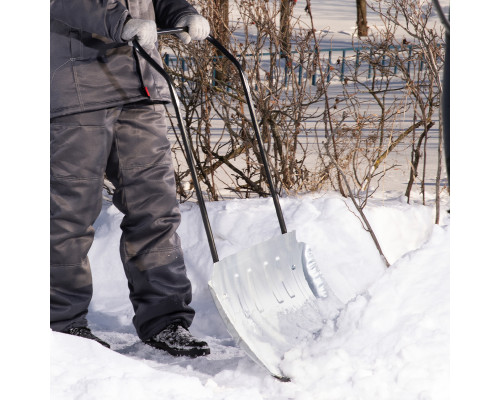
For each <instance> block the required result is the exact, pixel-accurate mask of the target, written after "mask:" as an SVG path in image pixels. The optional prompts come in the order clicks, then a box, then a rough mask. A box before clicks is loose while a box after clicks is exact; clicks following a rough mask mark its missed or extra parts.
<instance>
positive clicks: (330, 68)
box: [326, 50, 332, 82]
mask: <svg viewBox="0 0 500 400" xmlns="http://www.w3.org/2000/svg"><path fill="white" fill-rule="evenodd" d="M331 70H332V51H331V50H329V51H328V75H327V76H326V81H327V82H330V79H331V75H330V73H331Z"/></svg>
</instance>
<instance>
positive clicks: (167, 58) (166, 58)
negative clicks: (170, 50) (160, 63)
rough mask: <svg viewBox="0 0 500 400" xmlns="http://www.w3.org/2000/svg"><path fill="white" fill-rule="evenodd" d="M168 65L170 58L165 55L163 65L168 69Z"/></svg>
mask: <svg viewBox="0 0 500 400" xmlns="http://www.w3.org/2000/svg"><path fill="white" fill-rule="evenodd" d="M169 64H170V56H169V55H168V54H165V65H166V66H167V67H168V66H169Z"/></svg>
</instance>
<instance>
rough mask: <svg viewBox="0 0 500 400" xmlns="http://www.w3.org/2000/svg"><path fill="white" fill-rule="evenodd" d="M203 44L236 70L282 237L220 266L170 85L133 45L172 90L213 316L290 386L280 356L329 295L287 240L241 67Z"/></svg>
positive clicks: (305, 253) (291, 237)
mask: <svg viewBox="0 0 500 400" xmlns="http://www.w3.org/2000/svg"><path fill="white" fill-rule="evenodd" d="M183 31H187V28H173V29H162V30H159V31H158V34H175V33H180V32H183ZM207 40H208V41H209V42H210V43H211V44H212V45H213V46H215V48H217V49H218V50H219V51H220V53H222V54H223V55H224V56H225V57H226V58H227V59H228V60H229V61H231V62H232V63H233V64H234V66H235V67H236V68H237V70H238V73H239V76H240V79H241V82H242V86H243V89H244V92H245V98H246V101H247V106H248V109H249V112H250V117H251V120H252V125H253V129H254V131H255V135H256V139H257V143H258V148H259V151H260V153H261V160H262V164H263V167H264V170H265V174H266V179H267V182H268V185H269V189H270V192H271V195H272V198H273V202H274V206H275V209H276V215H277V218H278V222H279V225H280V229H281V235H279V236H277V237H274V238H271V239H269V240H267V241H265V242H263V243H260V244H257V245H255V246H252V247H250V248H247V249H244V250H243V251H240V252H238V253H236V254H233V255H230V256H228V257H226V258H224V259H222V260H219V256H218V254H217V250H216V247H215V241H214V237H213V234H212V229H211V226H210V222H209V219H208V213H207V210H206V206H205V202H204V200H203V195H202V192H201V189H200V185H199V182H198V178H197V174H196V170H195V164H194V160H193V155H192V149H191V147H190V145H189V142H188V139H187V134H186V128H185V125H184V121H183V118H182V117H181V114H180V108H179V98H178V96H177V93H176V91H175V88H174V85H173V82H172V79H171V78H170V76H169V75H168V73H167V72H166V71H165V70H164V69H163V68H162V67H161V66H160V65H158V63H156V62H155V61H154V60H153V59H152V58H151V57H150V56H149V55H148V54H147V53H146V52H145V51H144V49H142V47H141V46H140V45H139V43H138V42H137V40H134V41H133V47H134V48H135V50H136V51H137V52H138V53H139V54H140V55H141V56H142V57H143V58H144V59H145V60H146V61H147V62H148V63H149V64H150V65H151V66H152V67H153V68H154V69H155V70H156V71H158V72H159V73H160V74H161V75H162V76H163V77H164V78H165V80H166V81H167V84H168V87H169V90H170V94H171V100H172V104H173V107H174V110H175V113H176V118H177V121H178V124H179V130H180V133H181V137H182V142H183V146H184V148H185V152H186V158H187V162H188V165H189V169H190V173H191V176H192V179H193V185H194V188H195V191H196V196H197V200H198V204H199V207H200V211H201V216H202V220H203V224H204V228H205V232H206V235H207V239H208V244H209V247H210V251H211V254H212V259H213V262H214V266H213V272H212V276H211V279H210V281H209V282H208V285H209V289H210V292H211V295H212V297H213V299H214V302H215V304H216V306H217V309H218V311H219V313H220V315H221V317H222V319H223V321H224V323H225V324H226V327H227V329H228V331H229V333H230V334H231V336H232V337H233V339H234V340H235V342H236V344H237V345H238V346H240V347H241V348H242V349H243V350H245V352H246V353H247V354H248V356H249V357H250V358H252V359H253V360H254V361H255V362H256V363H257V364H259V365H261V366H262V367H264V368H266V369H267V370H268V371H269V372H270V373H271V374H272V375H273V376H274V377H276V378H278V379H280V380H282V381H288V380H289V378H287V377H286V376H285V374H284V373H283V372H282V371H281V369H280V367H279V365H280V363H281V362H282V360H283V357H284V355H285V353H286V352H287V351H289V350H290V349H292V348H294V347H295V346H297V345H298V344H299V343H301V342H302V341H304V340H307V339H308V338H311V337H312V335H313V334H314V333H316V332H318V331H319V330H320V329H321V328H322V327H323V325H324V318H323V316H322V312H321V309H320V304H319V301H320V299H321V298H326V297H328V296H330V297H331V296H333V295H332V294H331V292H330V290H329V288H328V287H327V285H326V282H325V281H324V280H323V278H322V276H321V274H320V271H319V268H318V266H317V264H316V262H315V260H314V257H313V255H312V252H311V250H310V248H309V247H308V246H307V245H306V244H305V243H302V242H297V239H296V235H295V231H292V232H287V229H286V226H285V221H284V218H283V213H282V210H281V206H280V203H279V199H278V195H277V193H276V190H275V188H274V185H273V182H272V179H271V173H270V170H269V165H268V162H267V158H266V157H267V155H266V152H265V150H264V145H263V142H262V138H261V134H260V130H259V126H258V124H257V120H256V116H255V111H254V107H253V103H252V99H251V95H250V86H249V83H248V80H247V78H246V76H245V74H244V72H243V69H242V67H241V65H240V63H239V62H238V60H237V59H236V58H235V57H234V56H233V55H232V54H231V53H230V52H229V51H228V50H227V49H226V48H225V47H224V46H223V45H222V44H221V43H220V42H219V41H217V40H216V39H215V38H214V37H213V36H211V35H210V36H208V37H207ZM334 297H335V296H334Z"/></svg>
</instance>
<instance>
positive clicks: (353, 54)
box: [164, 45, 425, 86]
mask: <svg viewBox="0 0 500 400" xmlns="http://www.w3.org/2000/svg"><path fill="white" fill-rule="evenodd" d="M388 49H391V50H394V49H397V50H398V51H404V52H407V59H408V61H407V70H408V71H410V69H411V66H412V62H414V60H413V59H412V57H413V53H414V46H412V45H406V46H397V47H395V46H391V47H389V48H388ZM362 51H366V49H361V48H354V47H348V48H340V49H333V48H331V49H320V50H316V52H318V53H325V57H323V60H324V61H327V62H326V64H325V65H326V66H325V75H326V80H327V82H330V81H331V80H332V79H333V77H334V76H335V73H334V72H335V71H337V75H338V77H339V80H340V81H343V80H344V77H345V73H346V65H347V60H348V58H352V59H353V60H355V67H356V68H360V67H362V64H365V70H364V72H366V74H367V78H368V79H370V78H372V76H373V73H374V72H373V71H374V68H373V64H374V61H373V60H374V59H375V52H374V50H370V57H369V60H368V61H364V62H361V61H360V60H361V57H360V55H361V52H362ZM294 54H299V52H298V51H292V52H291V60H292V63H291V65H290V66H289V63H285V65H284V74H283V84H285V85H286V84H287V83H288V77H289V75H290V74H289V69H292V70H293V71H297V72H296V73H297V78H298V84H299V85H301V84H302V81H303V79H304V78H306V79H309V78H308V75H310V80H311V82H310V83H311V85H312V86H316V85H317V83H318V76H319V75H320V74H319V71H314V72H313V73H312V74H307V73H305V71H304V70H305V67H304V66H303V64H301V63H300V62H297V61H293V56H294ZM336 54H338V56H337V58H335V56H336ZM244 56H245V57H254V56H255V55H254V54H245V55H244ZM258 56H259V58H264V57H271V56H277V54H276V53H259V54H258ZM326 56H327V57H326ZM237 57H238V58H241V57H242V55H238V56H237ZM217 58H218V57H214V61H216V60H217ZM188 60H189V58H184V57H180V58H179V57H176V56H173V55H170V54H165V56H164V61H165V64H166V65H167V67H172V68H179V62H180V64H181V65H180V68H181V70H182V71H186V70H187V64H186V63H187V62H188ZM377 60H378V62H379V63H380V66H381V67H390V65H389V64H390V62H389V61H388V57H387V56H386V55H385V54H383V55H382V57H381V58H380V57H377ZM392 68H393V73H394V74H397V73H398V66H397V65H394V66H393V67H392ZM414 68H418V70H419V71H422V70H423V69H424V68H425V62H424V60H423V59H420V60H419V61H418V67H414ZM181 79H182V81H183V82H184V81H185V80H186V78H185V77H184V76H183V77H182V78H181ZM213 82H214V85H215V70H214V72H213Z"/></svg>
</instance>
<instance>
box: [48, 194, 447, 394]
mask: <svg viewBox="0 0 500 400" xmlns="http://www.w3.org/2000/svg"><path fill="white" fill-rule="evenodd" d="M282 206H283V210H284V216H285V219H286V221H287V223H288V228H289V230H296V232H297V237H298V240H299V241H304V242H306V243H308V244H310V246H311V247H312V250H313V253H314V255H315V257H316V259H317V262H318V264H319V266H320V268H321V270H322V272H323V275H324V278H325V280H326V281H327V282H328V284H329V285H330V287H331V289H332V290H333V292H335V294H337V296H338V297H339V298H340V299H341V300H342V301H343V302H344V304H345V307H344V308H343V310H342V311H341V313H340V315H339V316H338V317H336V318H335V319H332V320H330V321H328V323H327V324H326V326H325V328H324V329H323V331H322V332H321V334H320V336H319V337H317V338H315V339H313V338H312V337H311V338H310V340H309V341H307V342H304V343H303V344H302V345H300V346H298V347H296V348H294V349H292V350H291V351H289V352H288V353H286V354H285V356H284V359H283V361H282V363H281V365H280V367H281V369H282V370H283V371H284V373H285V374H286V375H287V376H289V377H291V379H292V382H290V383H282V382H279V381H277V380H276V379H274V378H272V377H271V376H269V374H268V373H267V372H266V371H265V370H264V369H262V368H261V367H259V366H257V365H256V364H254V363H253V361H251V359H250V358H248V357H247V356H246V354H245V353H244V352H243V351H242V350H240V349H239V348H237V347H235V345H234V342H233V341H232V339H231V337H230V336H229V335H228V333H227V332H226V330H225V327H224V325H223V323H222V321H221V319H220V317H219V315H218V313H217V310H216V308H215V306H214V304H213V301H212V300H211V297H210V294H209V292H208V288H207V284H206V283H207V281H208V279H209V277H210V271H211V261H210V253H209V249H208V246H207V244H206V240H205V238H204V232H203V229H202V225H201V219H200V216H199V209H198V207H197V206H195V205H193V204H184V205H182V208H181V210H182V213H183V222H182V224H181V227H180V230H179V233H180V235H181V239H182V241H183V247H184V251H185V258H186V264H187V268H188V274H189V276H190V278H191V280H192V282H193V288H194V293H193V298H194V300H193V306H194V308H195V309H196V310H197V311H198V314H197V316H196V318H195V321H194V323H193V326H192V332H193V333H194V334H196V335H198V336H200V337H203V338H204V339H206V340H207V341H208V342H209V344H210V346H211V348H212V354H211V355H210V356H208V357H206V358H200V359H195V360H191V359H185V358H180V359H178V358H173V357H170V356H169V355H166V354H164V353H162V352H161V351H158V350H155V349H152V348H150V347H148V346H146V345H144V344H143V343H141V342H140V340H139V339H138V338H137V336H136V334H135V332H134V328H133V326H132V322H131V319H132V316H133V312H132V307H131V305H130V303H129V301H128V292H127V283H126V280H125V277H124V274H123V272H122V267H121V263H120V260H119V256H118V244H119V237H120V228H119V224H120V220H121V215H120V213H119V212H118V211H117V210H116V209H115V208H114V206H111V205H109V204H108V205H106V206H105V208H104V209H103V211H102V213H101V215H100V217H99V219H98V222H97V224H96V229H97V231H96V240H95V245H94V247H93V248H92V251H91V254H90V257H91V263H92V265H93V275H94V281H95V289H94V290H95V295H94V298H93V301H92V303H91V309H90V313H89V322H90V326H91V328H92V329H93V331H94V332H95V333H96V334H98V335H99V336H101V337H102V338H103V339H105V340H107V341H108V342H109V343H111V346H112V350H108V349H106V348H104V347H102V346H100V345H98V344H96V343H93V342H90V341H88V340H85V339H81V338H76V337H70V336H68V335H64V334H60V333H54V332H52V333H51V393H52V398H53V399H61V400H63V399H64V400H66V399H77V398H78V399H110V400H111V399H118V398H119V399H133V398H134V399H135V398H144V399H160V398H164V397H168V398H169V399H232V398H234V399H252V400H254V399H365V398H378V399H444V398H446V396H447V393H448V383H449V377H448V374H449V300H450V299H449V223H448V217H447V216H445V218H444V220H443V221H442V223H441V224H440V225H434V224H433V212H434V211H433V208H432V207H429V206H421V205H418V204H412V205H407V204H406V202H405V199H404V198H401V197H394V198H392V199H390V200H387V199H384V200H374V201H372V202H371V204H370V205H369V206H368V207H367V209H366V213H367V216H368V218H369V219H370V221H371V223H372V225H373V228H374V230H375V232H376V234H377V236H378V238H379V240H380V242H381V245H382V248H383V250H384V253H385V254H386V256H387V258H388V259H389V261H390V262H391V264H392V266H391V267H390V268H389V269H386V268H385V267H384V265H383V263H382V261H381V259H380V257H379V256H378V253H377V251H376V249H375V246H374V244H373V242H372V241H371V239H370V237H369V235H368V233H367V232H365V231H364V230H363V228H362V226H361V224H360V221H359V220H358V218H357V217H356V216H355V215H354V213H353V207H352V205H350V203H349V201H345V200H344V199H343V198H341V197H340V196H339V195H338V194H335V193H324V194H316V195H306V196H302V197H293V198H285V199H283V200H282ZM208 210H209V216H210V219H211V221H212V224H213V226H212V227H213V230H214V235H215V238H216V242H217V245H218V250H219V253H220V255H221V257H224V256H227V255H228V254H230V253H232V252H234V251H237V250H238V249H240V248H241V247H243V246H246V245H250V244H253V243H259V242H261V241H263V240H265V239H267V238H269V237H272V236H273V235H279V227H278V224H277V220H276V218H275V216H274V207H273V204H272V201H271V200H268V199H252V200H230V201H227V202H218V203H211V204H208Z"/></svg>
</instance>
